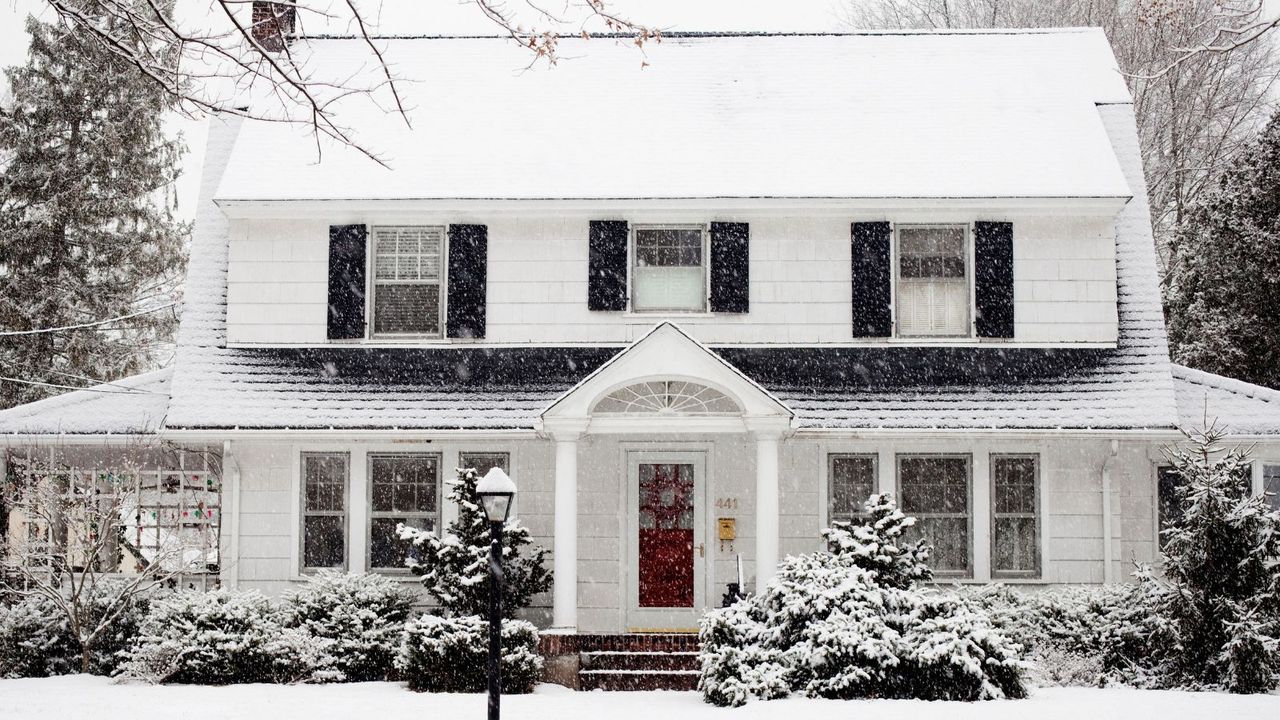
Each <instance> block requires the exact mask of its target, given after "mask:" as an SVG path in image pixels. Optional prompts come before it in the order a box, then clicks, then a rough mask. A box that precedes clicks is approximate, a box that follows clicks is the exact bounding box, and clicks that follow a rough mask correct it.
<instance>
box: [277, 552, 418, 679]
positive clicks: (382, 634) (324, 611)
mask: <svg viewBox="0 0 1280 720" xmlns="http://www.w3.org/2000/svg"><path fill="white" fill-rule="evenodd" d="M415 598H416V593H414V592H413V591H412V590H410V589H408V588H405V587H404V586H403V584H402V583H400V582H398V581H396V580H393V579H391V578H389V577H386V576H385V575H377V574H373V573H361V574H353V575H348V574H345V573H336V572H331V571H324V572H321V573H319V574H317V575H315V576H313V577H311V578H309V579H308V581H307V583H306V585H304V586H303V587H301V588H298V589H296V590H293V591H291V592H288V593H286V594H285V596H284V600H283V603H282V606H281V612H282V614H283V621H284V624H285V626H286V627H289V628H297V629H300V630H302V631H303V632H305V633H306V634H308V635H310V636H312V637H314V638H316V639H317V640H318V641H328V642H327V646H328V647H327V651H328V652H329V653H330V654H332V655H333V656H334V659H335V662H336V663H337V665H336V669H338V670H340V671H341V672H342V673H343V674H344V675H346V679H347V680H349V681H351V682H363V681H367V680H385V679H386V678H387V675H388V673H390V672H391V670H392V667H393V663H394V661H395V656H396V645H397V644H398V643H399V641H400V635H401V633H402V632H404V624H405V622H406V621H407V620H408V619H409V613H410V611H411V610H412V606H413V602H414V600H415Z"/></svg>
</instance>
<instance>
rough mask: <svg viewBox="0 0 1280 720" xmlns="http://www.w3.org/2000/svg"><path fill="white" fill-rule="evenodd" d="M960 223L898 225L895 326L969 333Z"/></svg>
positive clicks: (908, 331)
mask: <svg viewBox="0 0 1280 720" xmlns="http://www.w3.org/2000/svg"><path fill="white" fill-rule="evenodd" d="M965 236H966V230H965V228H963V227H940V228H900V229H899V230H898V302H897V311H896V315H897V319H898V331H899V332H900V333H901V334H903V335H967V334H968V333H969V284H968V282H967V273H966V272H965V266H966V264H967V250H966V247H965Z"/></svg>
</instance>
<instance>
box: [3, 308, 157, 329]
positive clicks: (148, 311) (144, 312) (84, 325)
mask: <svg viewBox="0 0 1280 720" xmlns="http://www.w3.org/2000/svg"><path fill="white" fill-rule="evenodd" d="M177 304H178V303H176V302H171V303H167V304H165V305H161V306H159V307H153V308H148V309H146V310H139V311H138V312H134V313H129V314H128V315H121V316H120V317H113V318H107V319H106V320H98V321H96V322H88V323H80V324H79V325H63V326H62V327H55V328H39V329H36V330H0V337H13V336H16V335H41V334H44V333H55V332H62V331H64V330H80V329H82V328H91V327H94V326H97V325H106V324H107V323H113V322H117V321H120V320H128V319H129V318H135V317H138V316H139V315H149V314H151V313H153V312H159V311H161V310H167V309H169V308H171V307H174V306H176V305H177ZM108 329H110V328H108Z"/></svg>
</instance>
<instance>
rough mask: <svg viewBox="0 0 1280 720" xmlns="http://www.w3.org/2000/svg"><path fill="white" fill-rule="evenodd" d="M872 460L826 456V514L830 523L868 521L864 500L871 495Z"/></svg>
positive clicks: (873, 477) (873, 457)
mask: <svg viewBox="0 0 1280 720" xmlns="http://www.w3.org/2000/svg"><path fill="white" fill-rule="evenodd" d="M875 487H876V456H875V455H852V454H847V453H835V454H832V455H829V456H827V510H828V515H829V519H830V521H832V522H835V521H837V520H838V521H841V522H858V521H861V520H864V519H866V518H867V517H868V515H867V510H866V502H867V498H869V497H871V494H872V493H874V492H875Z"/></svg>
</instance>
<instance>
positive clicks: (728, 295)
mask: <svg viewBox="0 0 1280 720" xmlns="http://www.w3.org/2000/svg"><path fill="white" fill-rule="evenodd" d="M750 239H751V233H750V228H749V226H748V225H747V224H746V223H726V222H713V223H711V312H723V313H744V312H747V311H748V309H750V305H751V271H750V262H749V261H750V257H751V255H750V252H751V251H750V244H751V242H750Z"/></svg>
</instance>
